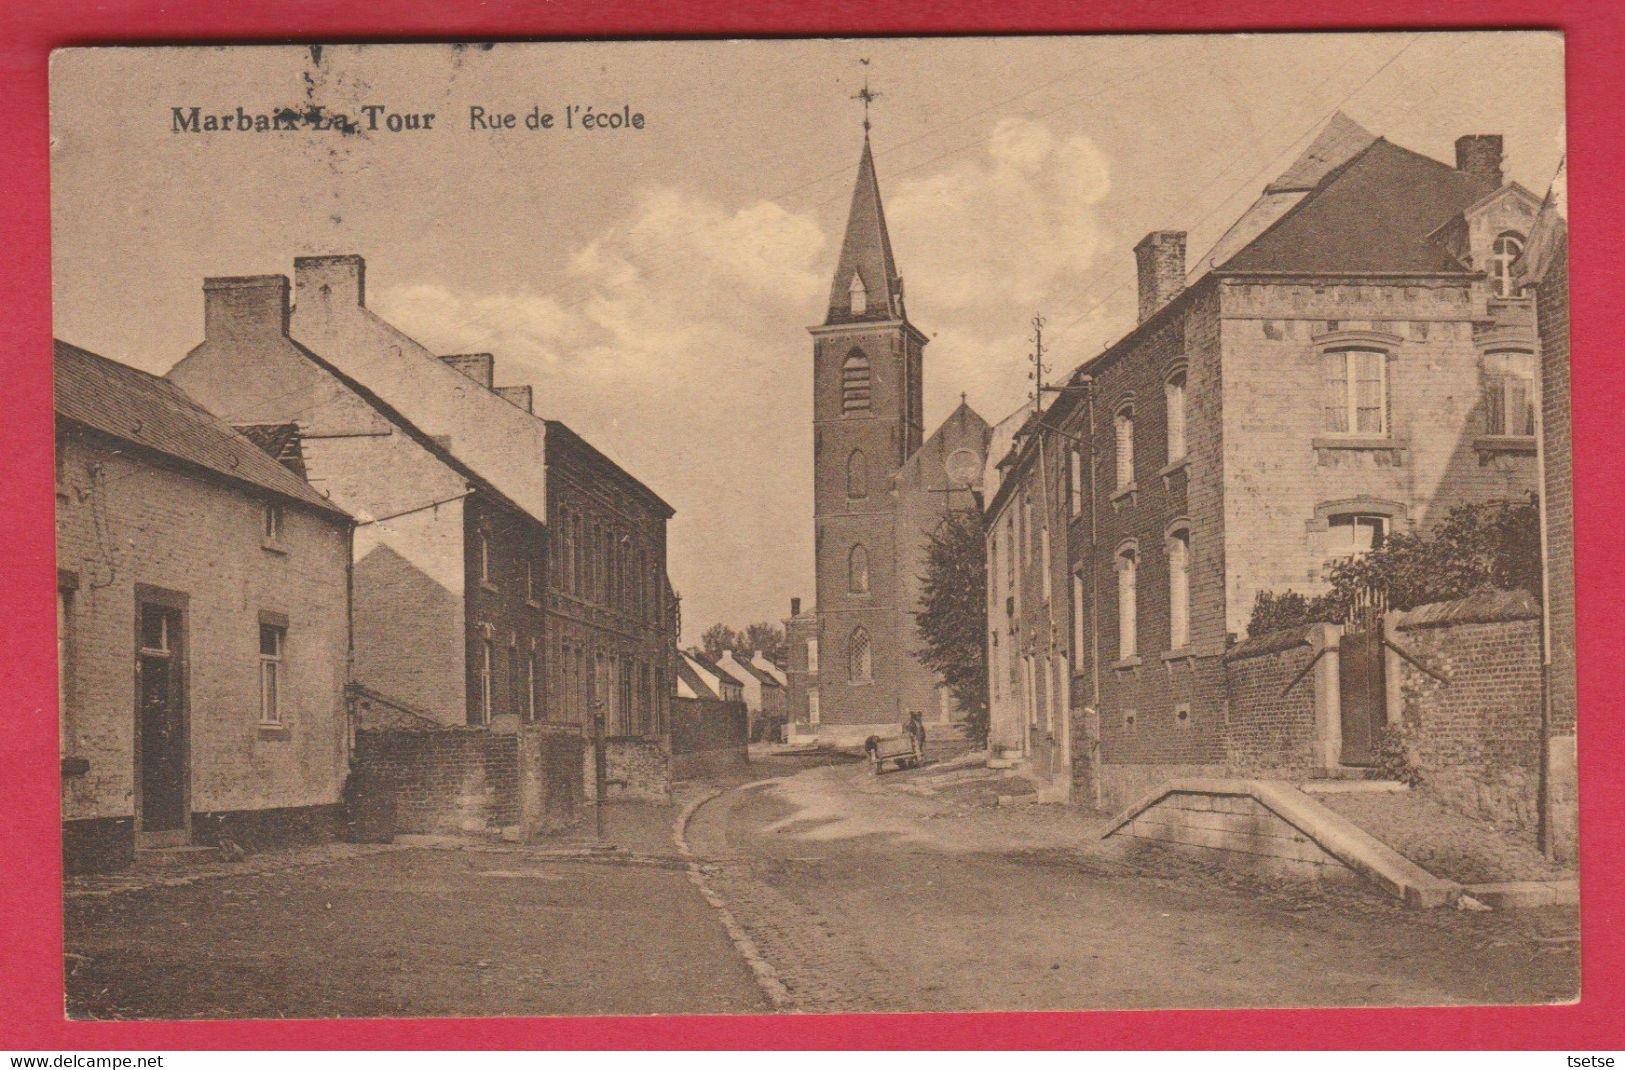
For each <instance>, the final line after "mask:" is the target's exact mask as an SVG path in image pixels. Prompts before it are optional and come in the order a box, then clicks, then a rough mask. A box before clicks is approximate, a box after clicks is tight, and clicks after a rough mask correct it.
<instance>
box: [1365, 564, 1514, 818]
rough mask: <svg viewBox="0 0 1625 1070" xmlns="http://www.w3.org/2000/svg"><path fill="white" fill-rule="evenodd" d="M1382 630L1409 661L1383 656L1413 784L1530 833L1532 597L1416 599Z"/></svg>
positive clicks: (1504, 593)
mask: <svg viewBox="0 0 1625 1070" xmlns="http://www.w3.org/2000/svg"><path fill="white" fill-rule="evenodd" d="M1389 630H1390V637H1391V639H1392V640H1393V642H1394V643H1395V645H1397V646H1398V647H1399V648H1400V649H1401V650H1403V651H1404V652H1405V654H1406V655H1408V656H1409V658H1410V659H1414V661H1413V660H1407V659H1406V658H1405V657H1401V656H1399V655H1398V654H1397V653H1391V654H1390V655H1389V658H1388V670H1389V674H1390V677H1391V680H1390V688H1391V690H1390V707H1389V709H1390V713H1389V716H1390V720H1391V722H1396V723H1397V724H1398V725H1399V726H1400V729H1401V741H1402V746H1403V749H1404V753H1405V756H1406V758H1407V760H1408V761H1409V763H1410V765H1411V767H1412V768H1413V769H1414V770H1415V773H1416V775H1417V777H1418V778H1419V780H1420V782H1421V783H1424V784H1426V785H1427V786H1428V788H1429V790H1430V792H1431V793H1432V794H1433V795H1434V796H1435V797H1436V798H1438V799H1439V800H1440V801H1441V802H1443V803H1444V804H1445V805H1446V806H1449V807H1451V808H1452V809H1455V810H1458V811H1460V812H1461V813H1463V814H1465V815H1467V816H1468V817H1472V818H1475V819H1478V820H1481V821H1487V822H1490V823H1492V824H1494V825H1497V826H1499V827H1501V828H1503V829H1506V830H1508V831H1513V832H1518V833H1527V834H1529V835H1531V836H1532V835H1534V833H1535V831H1536V828H1537V825H1538V823H1539V792H1540V765H1541V714H1540V702H1541V694H1540V686H1541V683H1540V610H1539V606H1538V604H1537V603H1536V601H1535V599H1534V597H1533V596H1531V595H1529V594H1527V593H1525V592H1523V591H1492V592H1485V593H1483V594H1479V595H1474V596H1473V597H1471V598H1466V599H1462V600H1460V601H1456V602H1443V603H1438V604H1435V605H1430V606H1421V607H1418V608H1417V609H1413V610H1410V611H1409V612H1407V613H1398V614H1393V615H1392V616H1391V618H1390V624H1389ZM1418 663H1419V664H1418ZM1423 666H1425V667H1426V668H1425V669H1424V668H1423ZM1396 694H1397V697H1398V703H1397V705H1398V710H1397V714H1398V716H1397V717H1396V716H1395V709H1394V703H1393V698H1394V696H1395V695H1396Z"/></svg>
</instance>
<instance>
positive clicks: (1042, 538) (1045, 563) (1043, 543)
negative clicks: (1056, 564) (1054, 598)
mask: <svg viewBox="0 0 1625 1070" xmlns="http://www.w3.org/2000/svg"><path fill="white" fill-rule="evenodd" d="M1038 535H1039V553H1038V571H1039V573H1040V574H1041V575H1042V576H1043V577H1044V579H1043V583H1044V601H1045V602H1048V601H1049V600H1050V567H1049V565H1050V562H1049V525H1048V524H1046V525H1044V527H1043V528H1042V529H1040V531H1039V533H1038Z"/></svg>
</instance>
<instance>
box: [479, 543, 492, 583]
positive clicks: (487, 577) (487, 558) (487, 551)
mask: <svg viewBox="0 0 1625 1070" xmlns="http://www.w3.org/2000/svg"><path fill="white" fill-rule="evenodd" d="M479 551H480V582H481V583H486V584H488V583H490V582H491V540H490V539H488V538H486V537H485V532H483V531H482V532H480V534H479Z"/></svg>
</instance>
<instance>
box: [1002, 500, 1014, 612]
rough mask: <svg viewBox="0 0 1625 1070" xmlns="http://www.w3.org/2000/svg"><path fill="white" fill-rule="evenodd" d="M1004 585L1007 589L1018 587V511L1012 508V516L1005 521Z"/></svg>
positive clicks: (1012, 589)
mask: <svg viewBox="0 0 1625 1070" xmlns="http://www.w3.org/2000/svg"><path fill="white" fill-rule="evenodd" d="M1004 533H1005V539H1004V587H1005V590H1006V591H1014V590H1015V589H1016V511H1015V509H1013V508H1012V509H1011V510H1010V516H1009V517H1008V518H1007V519H1006V520H1005V522H1004Z"/></svg>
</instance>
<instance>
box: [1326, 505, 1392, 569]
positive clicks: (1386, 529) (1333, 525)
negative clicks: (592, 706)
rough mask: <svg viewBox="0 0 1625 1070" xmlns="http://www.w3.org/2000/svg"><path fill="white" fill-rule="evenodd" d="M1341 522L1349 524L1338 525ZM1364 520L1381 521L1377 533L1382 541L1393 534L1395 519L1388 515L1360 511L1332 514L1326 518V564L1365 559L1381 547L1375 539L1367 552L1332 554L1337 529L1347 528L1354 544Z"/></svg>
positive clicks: (1353, 551)
mask: <svg viewBox="0 0 1625 1070" xmlns="http://www.w3.org/2000/svg"><path fill="white" fill-rule="evenodd" d="M1339 520H1347V521H1348V523H1347V524H1339V523H1338V521H1339ZM1362 520H1376V521H1380V524H1379V525H1378V527H1377V532H1378V534H1379V535H1380V536H1381V538H1382V540H1383V541H1384V542H1386V541H1387V539H1388V536H1389V535H1390V534H1392V532H1393V530H1394V518H1393V517H1391V516H1389V515H1387V514H1386V513H1376V512H1371V511H1369V510H1366V511H1361V510H1358V509H1350V510H1349V511H1348V512H1343V513H1332V514H1331V515H1329V516H1327V517H1326V550H1327V554H1326V563H1327V564H1333V563H1335V562H1338V561H1351V560H1353V559H1355V558H1357V557H1364V556H1365V555H1366V554H1368V553H1370V552H1371V550H1374V549H1376V548H1377V547H1378V546H1379V545H1381V543H1379V542H1377V541H1376V540H1375V539H1373V540H1372V544H1371V546H1370V547H1369V548H1368V549H1365V550H1352V549H1351V550H1350V552H1348V553H1335V552H1332V551H1333V549H1334V548H1333V545H1332V542H1333V539H1334V537H1335V532H1336V531H1337V529H1338V528H1340V527H1347V528H1348V529H1349V535H1350V536H1351V539H1350V541H1351V542H1352V541H1353V540H1352V536H1353V535H1354V533H1355V532H1356V531H1357V530H1359V528H1360V526H1361V525H1360V521H1362Z"/></svg>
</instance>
